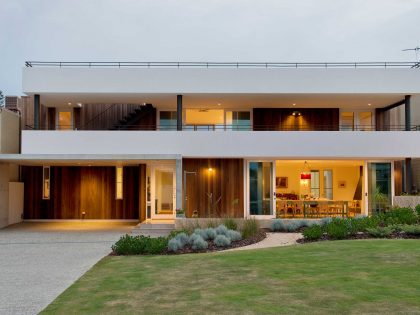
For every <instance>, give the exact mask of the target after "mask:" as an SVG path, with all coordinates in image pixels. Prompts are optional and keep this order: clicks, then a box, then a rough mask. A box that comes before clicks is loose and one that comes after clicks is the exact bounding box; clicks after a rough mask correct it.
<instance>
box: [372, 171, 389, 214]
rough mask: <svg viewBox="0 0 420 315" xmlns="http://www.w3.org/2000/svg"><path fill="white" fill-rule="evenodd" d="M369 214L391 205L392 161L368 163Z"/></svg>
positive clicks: (383, 209)
mask: <svg viewBox="0 0 420 315" xmlns="http://www.w3.org/2000/svg"><path fill="white" fill-rule="evenodd" d="M368 198H369V214H373V213H377V212H382V211H385V210H387V209H388V208H389V207H390V205H391V198H392V184H391V163H368Z"/></svg>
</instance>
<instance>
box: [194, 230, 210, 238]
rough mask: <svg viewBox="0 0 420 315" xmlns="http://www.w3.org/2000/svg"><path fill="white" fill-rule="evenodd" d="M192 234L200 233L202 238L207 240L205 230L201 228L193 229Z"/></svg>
mask: <svg viewBox="0 0 420 315" xmlns="http://www.w3.org/2000/svg"><path fill="white" fill-rule="evenodd" d="M194 234H198V235H200V236H201V237H202V238H203V240H207V239H208V237H207V232H206V230H203V229H201V228H197V229H195V230H194Z"/></svg>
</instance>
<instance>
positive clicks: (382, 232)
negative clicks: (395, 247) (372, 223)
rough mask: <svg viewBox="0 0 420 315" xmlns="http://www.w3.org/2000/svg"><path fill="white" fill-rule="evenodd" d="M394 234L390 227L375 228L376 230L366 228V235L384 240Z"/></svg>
mask: <svg viewBox="0 0 420 315" xmlns="http://www.w3.org/2000/svg"><path fill="white" fill-rule="evenodd" d="M393 232H394V229H393V228H392V227H390V226H386V227H380V226H379V227H377V228H368V229H367V233H368V234H369V235H370V236H372V237H376V238H385V237H389V236H390V235H391V234H392V233H393Z"/></svg>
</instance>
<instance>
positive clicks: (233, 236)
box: [227, 230, 242, 242]
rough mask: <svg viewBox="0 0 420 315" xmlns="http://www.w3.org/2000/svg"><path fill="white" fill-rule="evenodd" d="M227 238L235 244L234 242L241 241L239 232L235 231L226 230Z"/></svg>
mask: <svg viewBox="0 0 420 315" xmlns="http://www.w3.org/2000/svg"><path fill="white" fill-rule="evenodd" d="M227 237H228V238H229V239H230V240H231V241H232V242H236V241H240V240H241V239H242V235H241V233H240V232H238V231H235V230H228V234H227Z"/></svg>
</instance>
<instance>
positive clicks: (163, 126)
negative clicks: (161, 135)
mask: <svg viewBox="0 0 420 315" xmlns="http://www.w3.org/2000/svg"><path fill="white" fill-rule="evenodd" d="M176 126H177V112H176V111H161V112H159V127H160V130H176Z"/></svg>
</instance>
